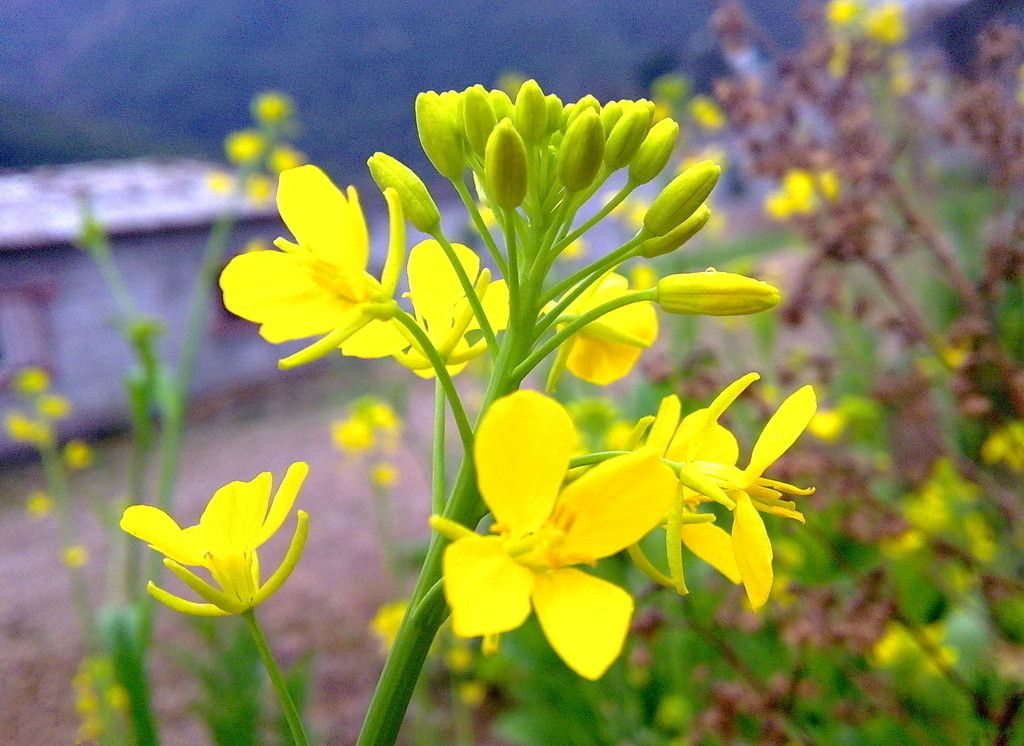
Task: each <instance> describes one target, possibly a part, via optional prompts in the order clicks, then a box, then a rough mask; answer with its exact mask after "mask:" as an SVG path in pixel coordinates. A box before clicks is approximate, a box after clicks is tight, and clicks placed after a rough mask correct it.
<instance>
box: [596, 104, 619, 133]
mask: <svg viewBox="0 0 1024 746" xmlns="http://www.w3.org/2000/svg"><path fill="white" fill-rule="evenodd" d="M622 112H623V109H622V102H621V101H609V102H608V103H607V104H605V105H604V106H602V107H601V124H602V126H604V134H605V137H607V136H608V135H610V134H611V131H612V127H614V126H615V123H616V122H618V121H619V120H620V119H621V118H622Z"/></svg>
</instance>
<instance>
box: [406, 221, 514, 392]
mask: <svg viewBox="0 0 1024 746" xmlns="http://www.w3.org/2000/svg"><path fill="white" fill-rule="evenodd" d="M452 248H453V249H454V251H455V256H456V258H457V259H458V260H459V263H460V264H461V265H462V268H463V269H464V270H465V272H466V276H467V277H469V279H470V280H471V281H472V282H473V284H474V287H475V289H476V292H477V295H479V296H481V297H480V303H481V305H482V306H483V309H484V313H485V314H486V316H487V320H488V322H489V323H490V325H491V327H492V328H493V329H494V330H495V331H498V330H501V329H504V328H505V327H506V325H507V324H508V286H507V285H506V284H505V281H504V280H496V281H495V282H491V281H490V276H491V275H490V270H488V269H481V267H480V257H479V256H477V254H476V253H475V252H474V251H473V250H472V249H470V248H469V247H468V246H463V245H462V244H458V243H457V244H453V245H452ZM406 274H407V275H408V277H409V292H408V294H407V295H408V297H409V299H410V300H411V301H412V307H413V313H414V315H415V318H416V321H417V323H419V325H420V326H421V327H423V330H424V331H425V332H426V334H427V336H428V337H429V338H430V341H431V342H433V344H434V347H436V348H437V351H438V352H439V353H440V354H441V358H442V359H443V360H444V361H445V363H447V368H448V373H449V374H451V375H455V374H457V373H459V372H461V371H462V370H463V369H464V368H465V367H466V364H467V363H468V362H469V361H470V360H472V359H473V358H475V357H477V356H478V355H481V354H482V353H483V352H484V351H486V349H487V342H486V341H485V340H483V339H477V340H475V341H474V342H473V343H470V342H469V340H468V339H467V336H468V335H469V334H471V333H473V332H477V331H478V330H479V329H480V325H479V323H478V322H477V319H476V316H475V315H474V313H473V309H472V308H471V307H470V305H469V301H468V300H467V299H466V293H465V291H464V290H463V289H462V283H461V282H460V281H459V276H458V274H457V273H456V271H455V268H454V267H453V266H452V264H451V262H450V261H448V257H447V254H445V251H444V249H443V248H442V247H441V244H440V243H438V242H437V241H435V240H433V239H427V240H426V241H421V242H420V243H418V244H416V245H415V246H413V247H412V251H410V252H409V264H408V266H407V267H406ZM395 358H396V359H397V360H398V361H399V362H400V363H401V364H402V365H404V366H405V367H407V368H409V370H411V371H412V372H413V373H415V374H416V375H418V376H420V377H421V378H433V377H434V367H433V365H431V363H430V360H429V359H428V358H427V356H426V353H425V352H424V351H422V350H420V349H418V346H417V345H416V344H414V342H413V340H411V339H410V340H407V341H406V342H405V344H404V345H403V351H401V352H399V353H397V354H396V355H395Z"/></svg>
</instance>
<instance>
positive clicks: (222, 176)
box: [206, 171, 235, 194]
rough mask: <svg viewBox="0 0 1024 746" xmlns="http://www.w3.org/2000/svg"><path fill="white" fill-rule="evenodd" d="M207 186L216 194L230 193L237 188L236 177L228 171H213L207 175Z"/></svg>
mask: <svg viewBox="0 0 1024 746" xmlns="http://www.w3.org/2000/svg"><path fill="white" fill-rule="evenodd" d="M206 188H207V189H209V190H210V191H211V192H213V193H214V194H230V193H231V192H233V191H234V190H235V177H234V176H232V175H231V174H229V173H227V172H226V171H211V172H210V173H208V174H207V175H206Z"/></svg>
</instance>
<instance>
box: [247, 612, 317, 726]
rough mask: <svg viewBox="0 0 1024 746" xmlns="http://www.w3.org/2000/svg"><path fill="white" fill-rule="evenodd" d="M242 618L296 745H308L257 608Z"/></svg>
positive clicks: (300, 719)
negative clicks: (259, 620)
mask: <svg viewBox="0 0 1024 746" xmlns="http://www.w3.org/2000/svg"><path fill="white" fill-rule="evenodd" d="M242 619H244V620H245V623H246V625H248V627H249V632H251V633H252V639H253V641H254V642H255V643H256V649H257V650H259V651H260V658H262V659H263V667H264V668H266V670H267V675H268V676H269V677H270V682H271V683H272V684H273V685H274V691H276V692H277V698H278V700H279V701H280V702H281V709H282V710H284V718H285V720H286V721H288V729H289V730H290V731H291V732H292V740H294V741H295V744H296V746H308V744H309V739H308V738H306V731H305V729H304V728H303V727H302V717H301V716H300V715H299V710H298V708H297V707H296V706H295V702H294V701H293V700H292V695H291V694H289V693H288V685H287V684H285V681H284V676H283V675H282V674H281V669H280V668H278V665H277V661H275V660H274V654H273V653H271V652H270V646H269V645H268V644H267V638H266V637H264V635H263V630H262V629H261V628H260V623H259V622H258V621H257V620H256V612H255V610H253V609H249V610H248V611H244V612H242Z"/></svg>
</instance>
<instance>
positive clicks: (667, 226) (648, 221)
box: [644, 161, 722, 236]
mask: <svg viewBox="0 0 1024 746" xmlns="http://www.w3.org/2000/svg"><path fill="white" fill-rule="evenodd" d="M721 173H722V168H721V167H720V166H719V165H718V164H717V163H715V162H714V161H701V162H700V163H698V164H696V165H693V166H690V167H689V168H688V169H686V170H685V171H683V172H682V173H681V174H679V175H678V176H677V177H676V178H674V179H672V181H671V182H669V185H668V186H667V187H665V188H664V189H663V190H662V192H661V194H659V195H658V196H657V198H656V199H655V200H654V203H653V204H652V205H651V206H650V208H649V209H648V210H647V214H646V215H644V229H645V230H646V231H647V232H648V233H650V234H651V235H654V236H664V235H665V234H666V233H668V232H669V231H670V230H672V229H673V228H675V227H676V226H677V225H679V224H680V223H682V222H683V221H684V220H686V219H687V218H688V217H690V216H691V215H693V213H694V212H696V210H697V208H698V207H700V206H701V204H702V203H703V202H704V200H706V199H707V198H708V195H709V194H711V190H712V189H714V188H715V184H717V183H718V177H719V175H720V174H721Z"/></svg>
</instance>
